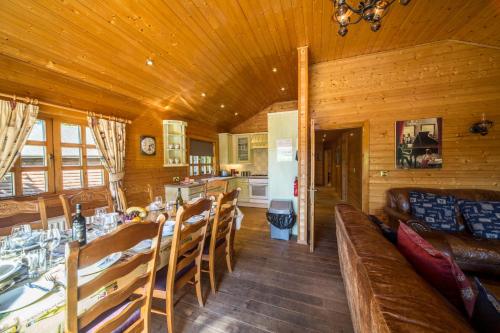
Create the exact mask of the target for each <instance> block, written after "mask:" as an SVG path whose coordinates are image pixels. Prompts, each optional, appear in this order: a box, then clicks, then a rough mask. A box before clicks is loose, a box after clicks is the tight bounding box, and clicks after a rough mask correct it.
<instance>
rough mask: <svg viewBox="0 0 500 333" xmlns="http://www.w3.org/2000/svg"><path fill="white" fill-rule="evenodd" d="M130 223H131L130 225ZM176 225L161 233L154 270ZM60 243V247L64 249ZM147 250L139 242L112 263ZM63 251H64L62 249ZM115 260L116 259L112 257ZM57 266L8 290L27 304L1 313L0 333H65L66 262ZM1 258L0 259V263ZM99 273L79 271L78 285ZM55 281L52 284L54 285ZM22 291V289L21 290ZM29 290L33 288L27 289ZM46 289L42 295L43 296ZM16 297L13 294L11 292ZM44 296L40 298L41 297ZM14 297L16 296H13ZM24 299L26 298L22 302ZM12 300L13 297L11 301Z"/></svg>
mask: <svg viewBox="0 0 500 333" xmlns="http://www.w3.org/2000/svg"><path fill="white" fill-rule="evenodd" d="M211 220H213V214H211ZM132 223H133V222H132ZM168 223H170V225H172V223H175V221H174V220H173V217H172V218H170V219H169V220H167V223H166V225H165V227H164V230H163V233H162V239H161V244H160V253H159V257H158V262H157V271H158V270H160V269H162V268H163V267H165V266H167V265H168V261H169V257H170V248H171V243H172V232H173V231H172V229H171V228H170V229H169V230H168V231H167V232H165V231H166V228H167V224H168ZM96 237H99V236H96V235H95V234H93V233H92V232H89V239H88V241H92V239H95V238H96ZM64 246H65V245H64V244H61V245H60V247H64ZM148 248H149V247H147V246H146V247H144V246H141V244H140V243H139V244H138V245H137V246H135V247H133V248H131V249H128V250H127V251H124V252H123V253H120V255H119V260H117V261H116V262H114V264H116V263H119V262H121V261H124V260H126V259H127V258H130V256H132V255H134V254H135V253H137V252H139V251H145V250H147V249H148ZM62 251H63V252H64V249H63V250H62ZM115 257H116V256H115ZM61 259H62V260H60V262H59V263H57V264H54V265H52V267H50V268H49V269H48V270H47V271H46V272H44V273H43V274H41V275H40V276H39V277H37V278H35V279H27V280H23V281H22V282H21V283H19V284H18V285H16V286H13V288H9V291H8V292H11V293H12V290H24V291H25V292H24V293H21V292H19V296H17V297H19V298H20V299H17V300H14V301H23V303H27V304H28V305H26V306H23V307H22V308H20V309H17V310H14V311H11V312H5V313H0V333H4V332H8V333H14V332H15V333H29V332H35V333H40V332H43V333H58V332H64V317H65V314H64V312H65V311H64V309H65V304H66V291H65V280H66V279H65V275H66V274H65V262H64V257H63V256H62V258H61ZM1 262H2V259H1V258H0V263H1ZM145 270H146V265H143V266H140V267H138V268H136V269H135V270H134V271H132V272H130V273H129V274H127V275H125V276H123V277H121V278H119V279H118V280H116V281H114V282H112V283H110V284H108V285H107V286H105V287H103V288H102V289H101V290H99V291H98V292H96V293H95V294H94V295H92V296H90V297H88V298H87V299H85V300H83V301H81V302H79V304H78V306H79V312H83V311H85V310H86V309H88V308H89V307H91V306H92V305H94V304H95V303H97V302H98V301H99V300H100V299H102V298H103V297H104V296H105V295H107V294H108V293H110V292H112V291H114V290H117V289H118V288H120V287H122V286H124V285H126V284H127V282H128V281H130V280H131V279H133V278H134V277H137V276H139V275H140V274H142V273H144V272H145ZM100 273H102V271H98V272H96V273H94V274H88V275H85V276H80V272H79V281H78V282H79V284H83V283H85V282H87V281H89V280H91V279H93V278H95V277H96V276H98V275H99V274H100ZM54 281H55V282H54ZM23 288H24V289H23ZM30 288H32V289H30ZM43 289H45V293H43ZM14 294H15V292H14ZM41 294H42V295H43V296H42V297H40V295H41ZM14 297H16V295H14ZM22 297H24V298H25V299H21V298H22ZM26 298H33V300H34V302H33V303H31V304H29V302H30V301H29V300H27V299H26ZM1 299H2V294H1V293H0V307H1V302H2V300H1ZM9 301H12V298H11V300H9Z"/></svg>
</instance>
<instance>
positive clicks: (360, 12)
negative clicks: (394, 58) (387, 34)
mask: <svg viewBox="0 0 500 333" xmlns="http://www.w3.org/2000/svg"><path fill="white" fill-rule="evenodd" d="M394 1H396V0H365V1H359V2H358V5H357V6H353V5H350V4H349V3H348V0H332V2H333V8H334V11H333V15H332V19H334V20H335V21H336V22H337V23H338V24H339V31H338V33H339V35H340V36H342V37H343V36H345V35H346V34H347V26H348V25H350V24H356V23H358V22H360V21H361V20H365V21H366V22H368V23H370V25H371V28H372V31H374V32H375V31H378V30H379V29H380V27H381V25H382V18H383V17H384V16H385V15H386V14H387V13H388V12H389V7H390V6H391V5H392V3H393V2H394ZM409 2H410V0H399V3H400V4H402V5H404V6H406V5H407V4H408V3H409Z"/></svg>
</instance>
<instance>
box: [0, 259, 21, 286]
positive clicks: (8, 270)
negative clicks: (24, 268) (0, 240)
mask: <svg viewBox="0 0 500 333" xmlns="http://www.w3.org/2000/svg"><path fill="white" fill-rule="evenodd" d="M19 268H21V265H20V264H19V263H17V262H14V261H0V282H1V281H3V280H6V279H8V278H9V277H10V276H12V274H14V273H16V272H17V271H18V270H19Z"/></svg>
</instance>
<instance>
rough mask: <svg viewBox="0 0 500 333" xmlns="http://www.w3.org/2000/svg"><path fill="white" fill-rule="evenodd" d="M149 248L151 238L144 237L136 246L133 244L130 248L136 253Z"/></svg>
mask: <svg viewBox="0 0 500 333" xmlns="http://www.w3.org/2000/svg"><path fill="white" fill-rule="evenodd" d="M150 248H151V240H150V239H145V240H143V241H142V242H140V243H138V244H137V245H136V246H134V247H133V248H132V249H131V250H132V251H134V252H136V253H137V252H142V251H145V250H149V249H150Z"/></svg>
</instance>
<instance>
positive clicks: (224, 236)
mask: <svg viewBox="0 0 500 333" xmlns="http://www.w3.org/2000/svg"><path fill="white" fill-rule="evenodd" d="M239 194H240V189H239V188H238V189H236V190H233V191H231V192H229V193H223V194H220V195H219V197H218V199H217V206H216V208H215V219H214V223H213V225H212V230H211V231H210V234H209V235H207V239H206V241H205V247H204V249H203V254H202V256H201V260H202V263H203V262H207V263H208V270H204V269H202V272H204V273H208V274H209V276H210V287H211V289H212V293H214V294H215V292H216V290H217V289H216V286H215V262H216V261H217V259H218V258H219V257H220V256H222V255H224V256H225V257H226V264H227V269H228V271H229V272H230V273H231V272H232V271H233V263H232V259H233V251H232V249H233V244H232V243H233V241H234V237H233V235H232V231H233V229H234V228H235V226H234V216H235V212H236V204H237V202H238V195H239Z"/></svg>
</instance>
